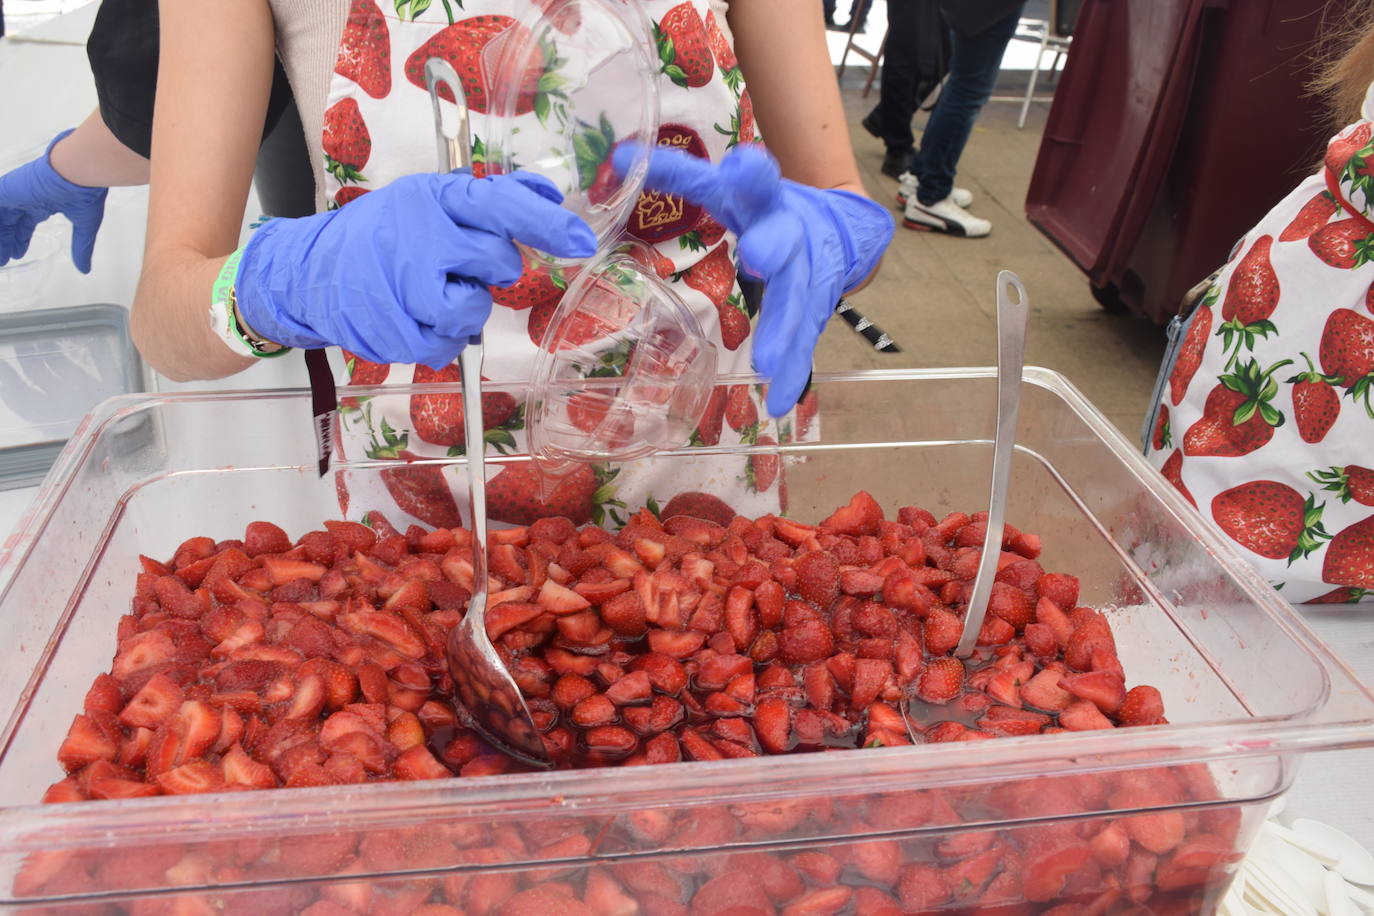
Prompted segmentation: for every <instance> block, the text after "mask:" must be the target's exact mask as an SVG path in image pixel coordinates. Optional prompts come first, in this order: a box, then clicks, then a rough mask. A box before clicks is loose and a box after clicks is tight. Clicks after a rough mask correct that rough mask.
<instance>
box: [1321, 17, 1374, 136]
mask: <svg viewBox="0 0 1374 916" xmlns="http://www.w3.org/2000/svg"><path fill="white" fill-rule="evenodd" d="M1341 19H1342V20H1343V21H1342V22H1340V23H1338V24H1337V26H1336V28H1334V29H1332V30H1331V31H1330V32H1328V34H1329V35H1331V36H1332V39H1331V42H1330V44H1329V45H1328V46H1327V48H1325V49H1324V51H1325V53H1324V54H1323V56H1324V57H1325V58H1326V59H1327V60H1328V61H1329V63H1327V64H1326V65H1325V66H1324V67H1322V68H1321V69H1320V71H1319V73H1318V76H1317V78H1316V79H1314V80H1313V81H1312V90H1313V91H1314V92H1316V93H1319V94H1320V95H1321V96H1322V97H1323V98H1324V99H1325V100H1326V104H1327V109H1328V112H1329V114H1330V117H1331V121H1332V126H1333V128H1335V129H1337V130H1339V129H1340V128H1342V127H1344V126H1345V125H1347V124H1351V123H1353V122H1355V121H1358V120H1359V119H1360V109H1361V107H1362V106H1363V105H1364V97H1365V93H1366V92H1367V91H1368V90H1369V85H1370V83H1374V0H1364V2H1358V3H1352V4H1350V7H1349V8H1348V10H1347V13H1346V15H1344V16H1342V17H1341Z"/></svg>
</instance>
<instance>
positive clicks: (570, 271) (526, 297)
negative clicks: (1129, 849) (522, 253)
mask: <svg viewBox="0 0 1374 916" xmlns="http://www.w3.org/2000/svg"><path fill="white" fill-rule="evenodd" d="M576 275H577V268H576V267H567V268H555V267H549V266H548V265H547V264H543V263H537V262H531V261H530V260H529V259H528V258H526V259H525V269H524V270H523V271H522V272H521V273H520V279H519V280H516V281H515V282H514V283H512V284H511V285H510V286H492V287H489V289H490V290H491V301H492V302H494V303H496V304H497V305H500V306H504V307H505V308H508V309H514V310H515V311H517V312H518V311H523V310H525V309H532V308H537V307H539V306H546V305H547V306H555V305H557V304H558V300H560V299H562V298H563V293H565V292H566V291H567V289H568V284H569V283H570V282H571V281H572V279H573V277H575V276H576ZM536 343H537V341H536Z"/></svg>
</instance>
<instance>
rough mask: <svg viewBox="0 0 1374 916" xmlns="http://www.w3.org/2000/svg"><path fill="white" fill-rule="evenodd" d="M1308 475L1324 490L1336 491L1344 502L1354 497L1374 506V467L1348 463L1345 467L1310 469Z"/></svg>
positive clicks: (1364, 503)
mask: <svg viewBox="0 0 1374 916" xmlns="http://www.w3.org/2000/svg"><path fill="white" fill-rule="evenodd" d="M1307 476H1308V478H1309V479H1311V481H1312V482H1313V483H1315V484H1318V485H1320V486H1321V488H1322V489H1323V490H1329V491H1330V492H1332V493H1335V494H1336V495H1337V496H1338V497H1340V500H1341V502H1343V503H1348V502H1350V501H1351V500H1352V499H1353V500H1354V501H1355V502H1357V503H1359V504H1360V505H1362V506H1374V468H1366V467H1360V466H1359V465H1358V464H1347V465H1346V466H1345V467H1343V468H1342V467H1331V468H1327V469H1326V470H1321V471H1308V472H1307Z"/></svg>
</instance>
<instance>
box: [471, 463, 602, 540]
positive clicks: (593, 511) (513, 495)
mask: <svg viewBox="0 0 1374 916" xmlns="http://www.w3.org/2000/svg"><path fill="white" fill-rule="evenodd" d="M616 473H617V472H616V471H607V470H605V469H603V468H601V467H599V466H593V465H587V464H579V465H577V467H576V468H575V469H574V470H573V472H572V473H571V474H569V475H568V476H566V477H563V478H559V479H550V480H549V481H547V483H548V484H551V485H552V489H551V491H550V492H549V495H548V496H547V497H546V496H544V494H543V488H544V486H545V481H544V480H543V479H542V478H541V475H540V473H539V471H538V470H537V469H536V468H535V466H534V465H533V464H529V463H525V464H518V465H512V466H511V467H508V468H506V469H504V470H503V471H501V473H499V474H497V475H496V476H495V477H493V478H491V479H490V480H488V481H487V513H488V515H490V517H491V518H492V520H493V521H498V522H506V523H508V524H511V525H532V524H534V523H535V522H536V521H538V520H539V519H541V518H545V517H549V516H559V515H561V516H563V517H564V518H568V519H571V520H572V523H573V524H574V525H583V524H586V523H587V522H590V521H595V522H597V523H598V524H599V523H600V521H601V519H602V517H603V515H604V513H605V508H604V507H606V506H620V505H622V503H620V501H619V500H617V499H615V488H614V487H613V486H612V485H611V483H612V481H613V480H614V478H615V475H616Z"/></svg>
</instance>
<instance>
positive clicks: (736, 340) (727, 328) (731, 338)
mask: <svg viewBox="0 0 1374 916" xmlns="http://www.w3.org/2000/svg"><path fill="white" fill-rule="evenodd" d="M716 316H717V317H718V318H719V319H720V339H721V342H722V343H724V344H725V349H727V350H738V349H739V346H740V344H742V343H744V341H745V340H746V339H747V338H748V337H749V315H748V313H747V312H745V310H744V306H743V305H742V304H741V303H740V301H739V296H737V295H736V296H731V297H730V298H728V299H726V300H725V301H724V302H722V303H721V304H720V305H718V306H716Z"/></svg>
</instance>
